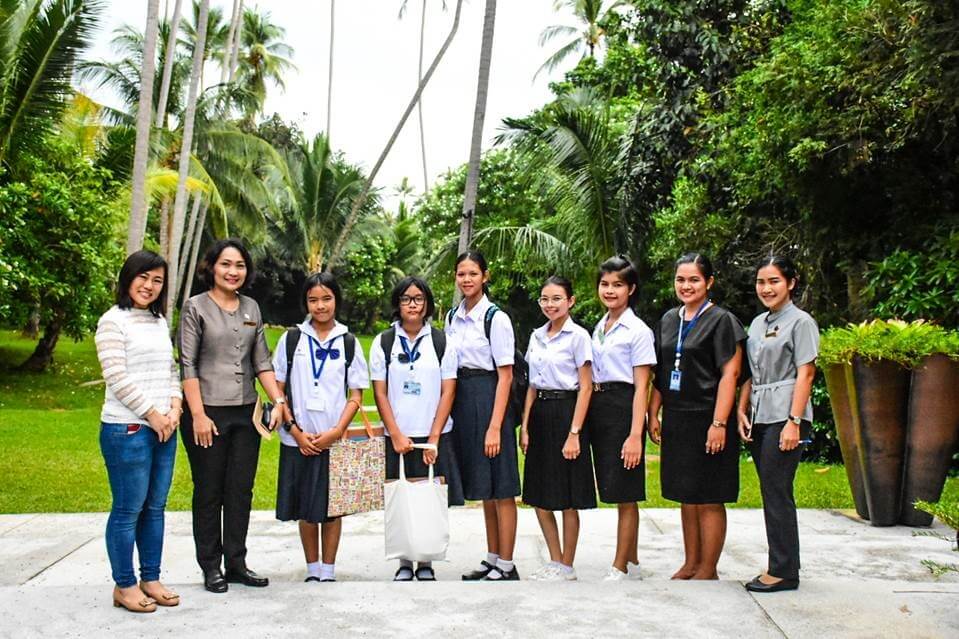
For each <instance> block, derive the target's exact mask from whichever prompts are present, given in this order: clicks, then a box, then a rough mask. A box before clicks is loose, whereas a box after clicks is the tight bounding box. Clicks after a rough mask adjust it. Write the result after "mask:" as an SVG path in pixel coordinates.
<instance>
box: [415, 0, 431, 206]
mask: <svg viewBox="0 0 959 639" xmlns="http://www.w3.org/2000/svg"><path fill="white" fill-rule="evenodd" d="M425 39H426V0H423V6H422V9H421V11H420V57H419V61H418V62H417V65H416V80H417V82H419V81H421V80H422V79H423V41H424V40H425ZM416 115H417V117H418V118H419V120H420V154H421V155H422V158H423V195H426V194H427V193H429V192H430V177H429V175H430V174H429V172H427V170H426V130H425V128H424V127H423V97H422V96H420V99H419V100H417V101H416Z"/></svg>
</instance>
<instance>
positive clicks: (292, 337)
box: [283, 326, 300, 419]
mask: <svg viewBox="0 0 959 639" xmlns="http://www.w3.org/2000/svg"><path fill="white" fill-rule="evenodd" d="M299 343H300V327H299V326H294V327H293V328H291V329H290V330H288V331H287V332H286V384H285V386H284V388H283V394H284V395H286V405H287V408H289V409H290V414H291V415H292V414H293V384H292V382H293V379H292V373H293V353H294V352H295V351H296V345H297V344H299ZM294 419H296V417H294Z"/></svg>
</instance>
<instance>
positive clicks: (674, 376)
mask: <svg viewBox="0 0 959 639" xmlns="http://www.w3.org/2000/svg"><path fill="white" fill-rule="evenodd" d="M682 379H683V372H682V371H677V370H674V371H672V372H670V373H669V390H671V391H678V390H679V383H680V382H681V381H682Z"/></svg>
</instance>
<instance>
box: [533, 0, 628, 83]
mask: <svg viewBox="0 0 959 639" xmlns="http://www.w3.org/2000/svg"><path fill="white" fill-rule="evenodd" d="M627 4H629V3H628V2H626V1H625V0H610V1H609V2H607V1H606V0H555V2H554V3H553V8H554V9H555V10H556V11H571V12H572V13H573V15H574V16H575V17H576V20H577V21H578V22H579V23H580V27H579V28H577V27H571V26H568V25H562V24H556V25H553V26H550V27H546V28H545V29H543V32H542V33H541V34H540V36H539V46H541V47H543V46H546V44H547V43H548V42H550V41H551V40H553V39H554V38H560V37H563V38H565V37H570V36H572V39H571V40H569V41H567V42H566V43H565V44H564V45H563V46H561V47H560V48H559V49H557V50H556V51H555V52H553V54H552V55H551V56H549V58H547V59H546V62H544V63H543V66H541V67H540V68H539V70H537V71H536V75H535V76H533V77H534V78H535V77H536V76H538V75H539V74H540V73H542V72H543V71H546V72H550V71H552V70H553V69H555V68H556V67H557V66H559V65H560V64H561V63H562V62H563V61H564V60H565V59H566V58H568V57H569V56H571V55H573V54H576V53H580V54H581V55H582V56H583V57H585V56H589V57H593V56H594V55H595V54H596V50H597V49H599V48H600V47H601V46H602V44H603V36H605V35H606V31H605V30H604V29H603V27H602V26H600V25H602V23H603V20H604V19H605V18H606V16H607V15H608V14H609V12H610V11H612V10H613V9H615V8H617V7H620V6H623V5H627Z"/></svg>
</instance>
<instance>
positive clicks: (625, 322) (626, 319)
mask: <svg viewBox="0 0 959 639" xmlns="http://www.w3.org/2000/svg"><path fill="white" fill-rule="evenodd" d="M608 319H609V313H606V314H605V315H603V319H601V320H599V324H597V325H596V330H597V331H601V330H603V327H604V326H606V321H607V320H608ZM638 321H639V318H638V317H636V313H634V312H633V309H631V308H629V307H628V306H627V307H626V310H625V311H623V313H622V315H620V316H619V317H618V318H617V319H616V321H615V322H613V325H612V327H610V329H609V330H608V331H606V335H607V336H609V335H610V334H611V333H612V332H613V331H615V330H616V327H618V326H620V325H622V326H625V327H626V328H629V329H632V328H636V326H637V322H638Z"/></svg>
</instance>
